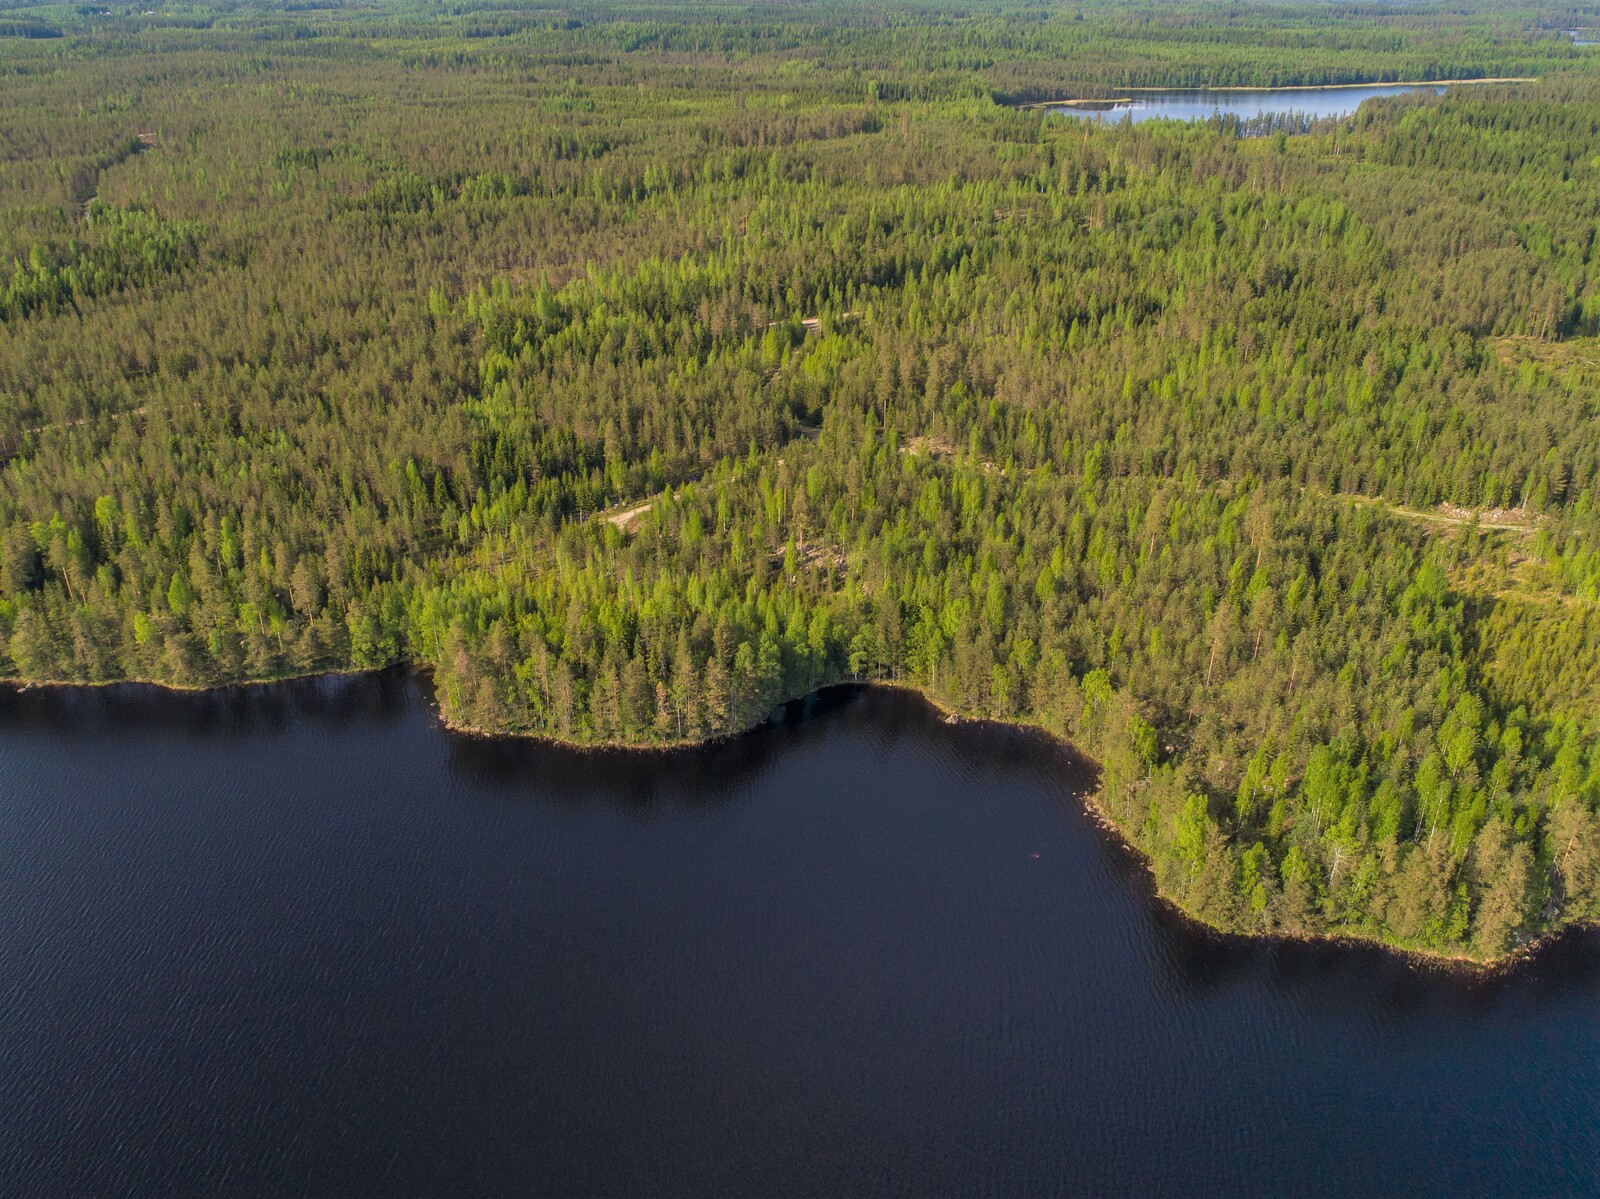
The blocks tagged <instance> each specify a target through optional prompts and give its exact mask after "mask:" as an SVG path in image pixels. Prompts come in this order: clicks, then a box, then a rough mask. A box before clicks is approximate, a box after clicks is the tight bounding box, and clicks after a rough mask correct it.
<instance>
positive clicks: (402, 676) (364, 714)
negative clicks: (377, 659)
mask: <svg viewBox="0 0 1600 1199" xmlns="http://www.w3.org/2000/svg"><path fill="white" fill-rule="evenodd" d="M416 701H417V689H416V682H415V680H414V679H412V678H411V677H410V676H409V675H408V674H407V673H406V672H405V671H403V670H400V669H394V670H385V671H380V672H377V673H371V674H354V675H321V676H317V677H314V678H304V679H286V680H284V681H282V682H277V683H254V684H249V685H246V686H237V687H218V688H215V689H212V690H207V691H171V690H168V689H166V688H163V687H156V686H151V685H149V684H145V683H113V684H110V685H108V686H104V687H77V686H63V687H55V686H33V687H17V686H9V685H8V686H0V722H4V723H5V724H6V725H8V726H12V727H19V726H20V727H23V728H26V729H29V730H32V731H37V732H47V733H57V734H68V733H70V734H73V735H76V736H85V735H95V734H97V733H98V734H105V733H126V732H129V731H132V732H138V731H140V730H146V731H161V732H167V733H180V734H187V735H192V736H202V735H204V736H218V735H221V736H230V737H248V736H256V735H260V734H263V733H281V732H284V731H286V730H287V729H288V727H289V725H290V724H292V723H293V722H294V721H296V720H306V719H310V720H317V721H321V722H324V723H326V724H328V725H330V726H332V727H334V728H349V727H358V726H369V727H379V726H383V725H388V724H393V723H394V722H395V721H397V720H399V719H400V718H401V717H403V716H404V715H405V713H406V711H407V710H408V709H409V708H410V707H411V706H412V705H413V704H415V703H416Z"/></svg>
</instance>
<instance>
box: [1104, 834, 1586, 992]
mask: <svg viewBox="0 0 1600 1199" xmlns="http://www.w3.org/2000/svg"><path fill="white" fill-rule="evenodd" d="M1118 856H1120V857H1121V858H1123V859H1124V860H1125V865H1126V867H1127V872H1128V873H1129V875H1133V874H1137V875H1138V876H1139V877H1138V879H1137V880H1135V879H1133V878H1130V879H1129V881H1130V883H1132V884H1133V885H1135V886H1137V887H1138V889H1139V890H1140V891H1141V892H1142V894H1143V895H1144V896H1145V898H1146V899H1147V900H1148V903H1149V907H1148V911H1149V913H1150V922H1151V925H1152V927H1153V929H1154V931H1155V938H1156V941H1157V949H1158V952H1157V955H1156V956H1157V960H1158V962H1159V966H1160V968H1161V969H1162V970H1163V972H1164V974H1165V975H1166V977H1167V978H1168V979H1169V980H1170V981H1171V982H1172V983H1174V984H1175V985H1177V986H1179V987H1181V988H1183V989H1185V990H1199V991H1217V990H1221V989H1224V988H1226V987H1228V986H1230V985H1235V984H1241V983H1242V984H1248V983H1250V982H1251V980H1253V979H1257V978H1259V979H1262V980H1263V981H1264V983H1265V985H1266V986H1267V987H1268V988H1269V989H1270V990H1271V991H1273V992H1275V993H1278V994H1281V995H1285V996H1288V997H1291V998H1293V1000H1294V1001H1295V1002H1296V1003H1297V1004H1299V1005H1309V1006H1311V1007H1313V1008H1314V1009H1315V1014H1316V1015H1317V1016H1318V1017H1321V1018H1337V1017H1338V1016H1339V1015H1340V1014H1341V1013H1345V1014H1347V1015H1349V1016H1350V1017H1351V1018H1352V1019H1356V1020H1360V1021H1367V1020H1370V1019H1371V1017H1372V1014H1373V1007H1374V1005H1376V1007H1377V1009H1378V1011H1379V1012H1380V1013H1381V1014H1382V1016H1383V1018H1384V1019H1385V1020H1388V1021H1394V1022H1399V1023H1405V1022H1407V1021H1410V1020H1414V1019H1423V1018H1428V1019H1433V1018H1436V1017H1439V1016H1441V1015H1446V1016H1450V1017H1454V1018H1463V1017H1465V1018H1470V1017H1473V1016H1476V1015H1486V1014H1488V1013H1489V1012H1491V1011H1493V1010H1495V1009H1496V1008H1498V1007H1499V1006H1500V1005H1502V1004H1504V1003H1512V1004H1520V1005H1527V1006H1529V1007H1535V1006H1538V1005H1540V1004H1548V1003H1551V1002H1554V1001H1556V1000H1558V999H1560V998H1561V997H1563V996H1570V995H1574V994H1582V993H1589V994H1593V993H1595V991H1596V989H1597V988H1600V929H1594V928H1568V929H1566V930H1564V931H1563V932H1562V933H1560V934H1559V935H1558V936H1556V937H1555V938H1553V939H1552V940H1551V941H1549V942H1548V943H1546V944H1544V945H1543V946H1541V947H1540V948H1539V950H1538V951H1537V952H1536V953H1534V954H1533V955H1531V956H1530V957H1527V958H1524V959H1521V960H1519V961H1517V962H1515V963H1513V964H1512V965H1511V966H1509V967H1508V968H1506V969H1502V970H1497V971H1495V972H1493V973H1490V974H1478V973H1474V972H1469V971H1464V970H1457V969H1453V968H1449V967H1447V966H1445V965H1442V964H1438V963H1433V962H1428V961H1425V960H1419V959H1413V958H1408V957H1405V956H1402V955H1401V954H1399V953H1396V952H1393V951H1391V950H1387V949H1384V948H1382V947H1380V946H1377V945H1371V944H1365V943H1359V942H1336V941H1327V940H1264V939H1261V938H1256V937H1246V936H1240V935H1236V934H1231V933H1217V932H1213V931H1211V930H1210V929H1207V928H1204V927H1202V926H1200V925H1198V924H1196V923H1195V922H1194V921H1192V920H1190V919H1189V918H1188V917H1187V916H1185V915H1183V914H1182V913H1181V912H1179V911H1178V910H1177V909H1175V908H1174V907H1172V905H1170V904H1168V903H1165V902H1162V901H1161V900H1159V899H1158V898H1157V897H1156V895H1155V887H1154V884H1153V882H1152V880H1151V879H1150V876H1149V873H1148V871H1145V870H1144V869H1143V868H1142V867H1141V866H1140V865H1139V864H1138V863H1137V861H1136V860H1135V855H1134V854H1133V853H1132V851H1123V852H1122V853H1121V854H1120V855H1118Z"/></svg>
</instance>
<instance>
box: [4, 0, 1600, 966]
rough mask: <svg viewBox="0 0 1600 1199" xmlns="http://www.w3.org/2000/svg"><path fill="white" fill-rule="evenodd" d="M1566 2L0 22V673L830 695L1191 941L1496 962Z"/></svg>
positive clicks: (1587, 288)
mask: <svg viewBox="0 0 1600 1199" xmlns="http://www.w3.org/2000/svg"><path fill="white" fill-rule="evenodd" d="M1596 25H1600V5H1540V4H1536V3H1530V4H1527V5H1522V4H1512V5H1500V4H1493V3H1489V2H1487V0H1475V2H1469V3H1466V4H1451V5H1445V4H1440V3H1434V2H1432V0H1424V2H1422V3H1417V4H1410V5H1405V6H1397V5H1386V4H1376V3H1373V4H1364V3H1353V4H1346V5H1330V4H1322V3H1298V2H1291V3H1282V4H1270V3H1259V4H1249V3H1243V4H1234V5H1228V6H1220V5H1211V4H1205V3H1199V2H1195V3H1188V2H1181V3H1174V4H1161V5H1156V4H1153V3H1142V2H1139V0H1104V2H1094V0H1086V2H1085V3H1081V4H1076V5H1065V6H1060V7H1052V8H1045V7H1041V6H1035V5H1029V4H1027V3H1024V2H1022V0H993V2H989V3H981V4H976V5H959V4H947V3H942V2H932V0H930V2H923V3H897V4H886V5H881V6H873V7H855V6H846V5H842V4H835V3H812V2H810V0H800V2H798V3H794V4H787V5H759V4H750V5H745V4H733V5H727V6H705V5H697V6H688V5H677V4H671V3H655V2H644V0H641V2H639V3H630V2H625V0H616V2H615V3H611V2H607V0H597V2H596V3H592V4H580V5H577V6H567V7H560V8H556V7H550V8H539V7H514V6H509V5H506V4H503V3H493V2H484V3H461V4H456V5H450V6H442V5H423V4H417V3H414V2H413V0H395V2H394V3H386V2H375V3H370V4H361V5H347V6H340V5H328V6H319V5H287V4H281V5H280V4H270V3H261V4H226V3H221V4H207V3H196V4H183V5H176V6H170V7H156V8H154V9H152V10H145V9H143V8H140V7H139V6H127V5H121V4H111V5H85V6H76V7H73V6H67V5H60V4H47V5H8V6H6V7H5V8H4V9H3V11H0V81H3V86H0V161H3V163H4V169H3V170H0V675H3V676H5V677H7V678H10V679H12V680H14V681H17V682H60V683H103V682H111V681H117V680H144V681H152V682H159V683H163V684H166V685H170V686H179V687H206V686H215V685H220V684H224V683H229V682H237V681H243V680H253V679H272V678H279V677H284V676H288V675H295V674H305V673H313V672H323V671H341V670H364V669H373V668H380V667H384V666H387V665H391V664H395V663H407V664H410V665H412V666H414V667H417V668H419V669H424V670H427V671H429V672H431V674H432V676H433V680H434V687H435V690H436V694H437V698H438V702H439V704H440V707H441V709H442V712H443V714H444V716H445V717H446V719H448V720H449V721H450V722H451V723H452V724H454V725H456V726H458V727H461V728H464V729H473V730H478V731H483V732H495V733H517V734H533V735H538V736H544V737H552V738H558V739H561V740H563V741H569V742H576V743H583V744H628V745H641V746H651V745H666V744H675V743H681V742H686V741H694V740H699V739H703V738H707V737H715V736H721V735H729V734H733V733H737V732H739V731H741V730H744V729H747V728H750V727H753V726H755V725H758V724H760V723H762V722H763V721H764V720H765V719H766V718H767V715H768V713H769V712H770V711H771V710H772V709H773V707H774V705H776V704H779V703H781V702H783V701H786V700H789V699H793V698H795V697H798V696H802V695H804V694H806V693H808V692H810V691H812V690H814V689H816V688H819V687H822V686H826V685H829V684H834V683H841V682H850V681H880V682H891V683H895V684H899V685H903V686H909V687H913V688H916V689H917V690H919V691H921V692H922V693H923V694H925V695H926V696H928V697H929V698H930V700H932V701H933V702H935V703H937V704H938V705H940V706H941V707H943V708H944V709H946V710H947V711H949V712H950V713H952V714H954V715H959V716H965V717H974V718H985V719H992V720H1001V721H1019V722H1025V723H1029V724H1034V725H1038V726H1040V727H1043V728H1044V729H1047V730H1049V731H1050V732H1052V733H1054V734H1056V735H1058V736H1060V737H1063V738H1065V739H1067V740H1068V741H1070V742H1071V743H1073V744H1074V745H1075V746H1078V747H1079V748H1081V749H1082V750H1083V752H1085V753H1086V754H1088V755H1089V756H1090V757H1092V758H1093V759H1094V760H1095V761H1096V762H1097V763H1098V764H1099V765H1100V767H1101V790H1100V794H1099V797H1098V802H1099V804H1100V805H1101V807H1102V809H1103V812H1104V815H1105V816H1106V818H1107V819H1108V820H1109V821H1111V822H1112V823H1113V824H1115V826H1116V827H1117V828H1118V829H1119V830H1120V831H1121V833H1122V834H1123V835H1124V836H1125V837H1126V838H1127V839H1128V840H1129V841H1130V842H1131V843H1132V844H1134V845H1135V846H1137V847H1138V848H1139V849H1140V850H1141V851H1142V852H1143V853H1144V854H1145V855H1147V856H1148V859H1149V861H1150V863H1151V868H1152V870H1153V872H1154V874H1155V878H1156V882H1157V885H1158V886H1159V888H1160V890H1161V892H1162V893H1163V894H1164V895H1166V896H1167V897H1169V898H1170V899H1171V900H1172V901H1173V902H1175V903H1177V904H1178V905H1179V906H1180V907H1182V908H1183V909H1184V910H1186V911H1188V912H1189V913H1191V914H1192V915H1194V916H1196V917H1198V918H1199V919H1201V920H1203V921H1205V922H1206V923H1208V924H1210V925H1212V926H1214V927H1216V928H1219V929H1223V930H1227V931H1233V932H1241V933H1281V934H1292V935H1340V936H1358V937H1367V938H1373V939H1377V940H1380V941H1382V942H1385V943H1387V944H1390V945H1392V946H1395V947H1398V948H1402V949H1406V950H1412V951H1418V952H1423V953H1429V954H1436V955H1443V956H1448V957H1454V958H1463V959H1471V960H1477V961H1489V960H1496V959H1500V958H1502V957H1504V956H1505V955H1507V954H1509V953H1512V952H1514V951H1516V950H1518V949H1519V948H1520V947H1523V946H1526V945H1528V944H1530V943H1532V942H1533V941H1535V940H1536V939H1537V938H1539V937H1540V936H1542V935H1545V934H1548V933H1550V932H1552V931H1554V930H1556V929H1558V928H1560V927H1562V926H1564V925H1567V924H1571V923H1573V922H1576V921H1583V920H1592V919H1596V918H1600V244H1597V240H1596V233H1597V229H1600V58H1597V57H1596V55H1597V54H1600V48H1591V47H1585V46H1579V45H1574V44H1573V41H1572V39H1571V38H1570V37H1568V36H1567V35H1566V34H1565V33H1564V32H1563V31H1565V30H1569V29H1572V28H1584V27H1592V26H1596ZM1507 78H1510V79H1516V80H1521V81H1520V82H1507V83H1493V84H1488V83H1485V84H1480V85H1477V86H1459V87H1449V88H1446V89H1444V90H1443V91H1442V93H1438V92H1435V91H1433V90H1424V91H1418V92H1414V93H1410V94H1406V95H1399V96H1392V97H1388V98H1383V99H1378V100H1372V101H1368V102H1367V103H1365V104H1363V105H1362V106H1361V107H1360V109H1359V110H1358V111H1356V112H1355V113H1354V115H1352V116H1349V117H1344V118H1328V119H1323V120H1317V121H1306V122H1300V123H1298V124H1295V125H1294V126H1293V127H1292V128H1285V127H1282V126H1275V125H1272V124H1270V123H1268V124H1266V125H1259V126H1255V125H1241V124H1240V123H1239V122H1237V121H1232V120H1221V119H1214V120H1210V121H1197V122H1192V123H1184V122H1176V121H1151V122H1146V123H1141V124H1138V125H1133V124H1129V123H1118V122H1116V121H1088V120H1082V119H1079V118H1075V117H1072V116H1068V115H1062V114H1061V113H1060V112H1054V111H1049V110H1048V109H1043V108H1038V107H1030V106H1024V105H1025V104H1026V103H1027V102H1033V101H1038V100H1047V99H1061V98H1090V97H1097V96H1110V95H1116V94H1119V89H1126V88H1131V87H1144V86H1174V87H1176V86H1200V85H1234V86H1272V85H1283V84H1309V83H1343V82H1367V81H1384V80H1417V79H1424V80H1428V79H1462V80H1466V79H1507Z"/></svg>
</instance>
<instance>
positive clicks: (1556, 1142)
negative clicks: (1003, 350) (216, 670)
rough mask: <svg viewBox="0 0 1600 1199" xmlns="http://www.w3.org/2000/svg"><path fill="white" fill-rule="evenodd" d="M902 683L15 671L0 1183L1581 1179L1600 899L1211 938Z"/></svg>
mask: <svg viewBox="0 0 1600 1199" xmlns="http://www.w3.org/2000/svg"><path fill="white" fill-rule="evenodd" d="M1088 782H1089V777H1088V775H1087V774H1086V773H1085V771H1084V770H1083V769H1082V768H1081V767H1080V766H1078V765H1076V764H1075V763H1074V762H1073V760H1072V759H1071V758H1070V757H1069V756H1068V755H1067V754H1066V753H1065V752H1064V751H1062V750H1060V749H1057V748H1054V747H1052V746H1051V745H1048V744H1046V743H1044V742H1042V741H1041V740H1040V739H1039V738H1037V737H1034V736H1031V735H1028V734H1025V733H1020V732H1011V731H1005V730H999V729H994V728H986V727H976V726H958V727H951V726H947V725H945V724H943V723H942V722H941V721H940V720H939V719H938V718H937V716H935V715H934V714H932V713H931V712H930V710H929V709H928V708H926V707H925V706H923V705H922V704H921V703H920V702H919V701H917V700H915V699H914V698H911V697H909V696H905V695H901V694H896V693H889V692H877V691H874V692H845V693H836V694H833V695H831V696H829V697H828V698H826V699H825V700H824V701H822V702H819V703H817V704H814V705H813V706H812V711H810V712H809V714H806V715H804V716H801V715H799V714H798V713H796V714H795V716H794V719H792V720H791V721H790V722H788V723H786V724H784V725H782V726H780V727H775V728H772V729H768V730H763V731H761V732H758V733H756V734H753V735H750V736H747V737H743V738H740V739H738V740H735V741H733V742H730V743H727V744H724V745H720V746H715V747H712V748H708V749H705V750H701V751H694V752H686V753H674V754H665V755H643V754H639V755H627V754H580V753H574V752H570V751H563V750H558V749H553V748H548V747H541V746H536V745H531V744H522V743H508V742H494V741H479V740H471V739H465V738H458V737H454V736H451V735H448V734H446V733H444V732H443V731H442V730H441V729H440V728H439V727H438V725H437V723H436V722H435V720H434V718H433V716H432V715H431V712H430V709H429V707H428V705H427V700H426V696H425V693H424V686H423V684H421V683H418V682H416V681H414V680H412V679H410V678H408V677H406V676H404V675H398V674H389V675H384V676H379V677H376V678H362V679H346V680H324V681H321V682H308V683H301V684H290V685H282V686H273V687H267V688H259V689H249V690H241V691H230V692H219V693H213V694H210V695H205V696H193V697H174V696H166V695H161V694H158V693H154V692H151V691H148V690H142V689H117V690H112V691H97V692H85V691H38V690H35V691H28V692H23V693H16V692H5V693H0V1005H3V1022H0V1116H3V1121H4V1130H5V1131H4V1135H3V1136H0V1194H3V1195H5V1196H7V1197H8V1199H24V1197H31V1196H57V1195H60V1196H73V1197H80V1196H100V1195H104V1196H119V1197H122V1196H161V1197H163V1199H168V1197H172V1199H176V1197H179V1196H230V1197H231V1196H339V1197H354V1196H386V1197H387V1196H475V1197H476V1196H534V1195H552V1196H580V1195H607V1196H612V1195H652V1196H655V1195H663V1196H680V1195H681V1196H697V1197H698V1196H717V1195H728V1196H776V1195H807V1196H811V1195H815V1196H849V1195H914V1196H926V1195H974V1196H976V1195H1094V1196H1109V1195H1171V1196H1210V1195H1214V1196H1238V1195H1246V1194H1265V1195H1341V1196H1348V1195H1395V1194H1403V1195H1407V1196H1424V1195H1440V1196H1446V1195H1448V1196H1469V1195H1512V1194H1518V1195H1592V1194H1600V938H1597V937H1595V936H1594V935H1592V934H1583V935H1576V936H1569V937H1567V938H1566V939H1564V940H1563V941H1561V942H1560V943H1558V944H1557V945H1555V946H1554V947H1552V948H1551V949H1550V950H1548V951H1547V952H1546V953H1544V954H1543V955H1542V956H1540V957H1538V958H1537V959H1536V960H1535V961H1534V962H1533V963H1532V964H1530V965H1528V966H1526V967H1524V968H1523V969H1521V970H1520V971H1519V972H1517V973H1515V974H1513V975H1511V976H1508V977H1503V978H1499V979H1495V980H1491V981H1487V982H1477V983H1472V982H1466V981H1463V980H1461V979H1457V978H1452V977H1448V976H1444V975H1440V974H1437V973H1432V972H1426V971H1418V970H1415V969H1412V968H1410V967H1408V966H1407V965H1405V964H1404V963H1402V962H1400V961H1398V960H1396V959H1394V958H1392V957H1389V956H1387V955H1384V954H1382V953H1379V952H1377V951H1371V950H1361V949H1340V948H1332V947H1304V946H1298V947H1296V946H1270V945H1261V944H1241V943H1228V942H1219V941H1217V940H1214V939H1211V938H1208V937H1204V936H1201V935H1197V934H1196V933H1194V932H1192V931H1190V930H1189V929H1187V928H1186V927H1185V926H1183V925H1182V924H1181V923H1179V922H1177V921H1176V920H1175V919H1173V918H1172V917H1170V916H1168V915H1165V914H1164V912H1163V909H1161V908H1160V907H1158V906H1157V905H1156V904H1154V903H1153V902H1152V901H1151V898H1150V894H1149V887H1148V883H1147V881H1146V878H1145V876H1144V875H1143V874H1142V873H1141V871H1140V870H1139V869H1138V867H1137V865H1136V863H1134V862H1133V861H1131V860H1130V858H1129V856H1128V855H1127V853H1126V852H1125V851H1123V850H1122V849H1120V848H1119V847H1118V846H1116V845H1115V844H1113V843H1111V842H1110V841H1108V839H1107V838H1106V837H1105V836H1104V835H1103V834H1102V833H1101V832H1100V831H1099V830H1098V829H1097V828H1096V827H1095V825H1094V824H1093V823H1092V822H1091V821H1090V820H1089V819H1088V818H1087V817H1086V816H1085V815H1084V812H1083V808H1082V805H1081V802H1080V798H1079V795H1080V791H1081V789H1082V788H1083V787H1085V786H1086V785H1087V784H1088Z"/></svg>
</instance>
